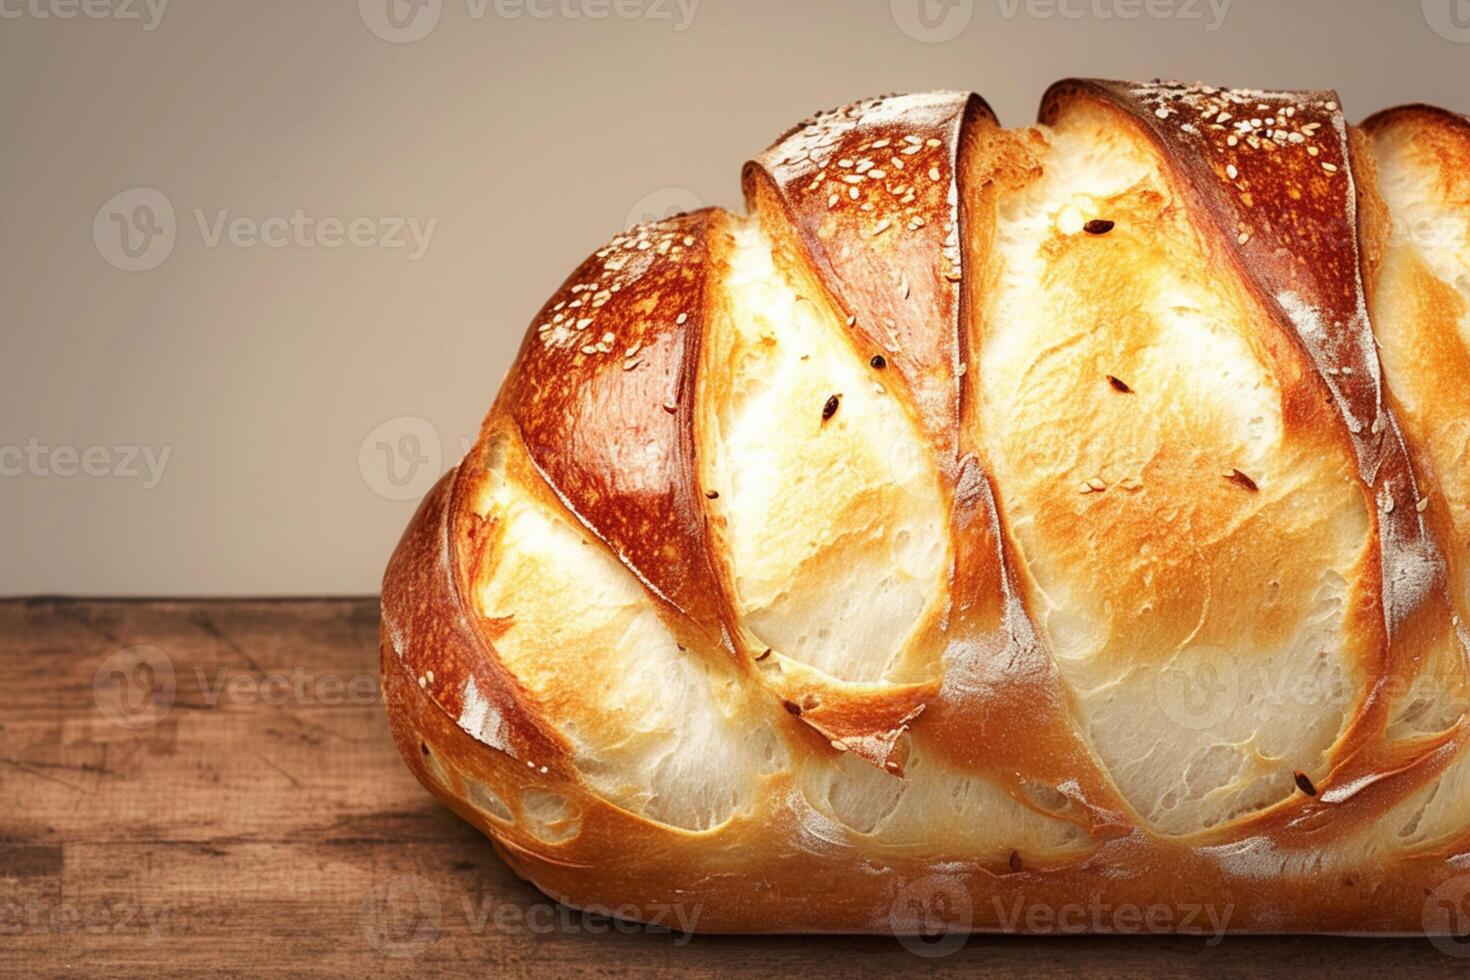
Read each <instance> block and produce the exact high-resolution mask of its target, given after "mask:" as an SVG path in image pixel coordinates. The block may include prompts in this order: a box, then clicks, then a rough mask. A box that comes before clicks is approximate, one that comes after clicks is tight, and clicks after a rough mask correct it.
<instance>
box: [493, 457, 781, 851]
mask: <svg viewBox="0 0 1470 980" xmlns="http://www.w3.org/2000/svg"><path fill="white" fill-rule="evenodd" d="M523 452H524V451H523V450H522V449H521V448H520V447H519V443H517V442H515V441H514V440H513V439H509V438H505V439H502V440H500V441H498V442H497V443H495V444H494V445H493V446H492V457H493V459H492V462H491V468H490V472H489V474H488V476H487V480H486V483H485V485H484V487H483V490H482V494H481V497H480V501H479V509H480V512H481V513H482V514H483V515H484V516H486V517H487V518H489V519H491V520H493V521H494V522H495V524H496V529H495V533H496V535H497V538H496V540H495V541H494V542H493V543H492V544H491V546H490V548H489V551H488V553H489V554H490V555H491V556H492V561H493V564H492V566H491V567H490V568H489V569H488V570H487V572H486V574H485V577H484V580H483V582H482V584H481V587H480V591H479V595H478V597H477V598H478V603H479V608H480V612H481V613H482V615H484V616H485V617H486V618H487V619H488V620H490V621H491V622H492V623H495V624H497V633H498V635H497V637H496V639H495V650H496V653H497V654H498V655H499V656H500V659H501V661H502V662H503V663H504V665H505V666H506V668H507V669H509V670H510V671H511V673H512V674H514V675H515V677H516V678H517V679H518V680H519V681H520V682H521V683H522V684H524V685H525V686H526V687H527V688H528V689H529V691H530V692H531V694H532V695H533V696H534V697H535V698H536V699H537V703H538V707H539V709H540V710H541V712H542V713H543V714H544V716H545V717H546V718H547V719H548V720H549V721H550V722H551V723H552V725H553V726H554V727H555V728H556V729H557V730H558V731H559V732H560V733H561V734H562V735H563V736H565V737H566V738H567V739H568V740H569V741H570V742H571V743H572V745H573V746H574V747H575V753H576V754H575V758H576V762H577V766H578V768H579V769H580V770H581V772H582V773H583V775H584V776H585V778H586V779H587V781H588V783H589V784H591V785H592V787H593V788H595V789H596V790H597V792H599V793H600V794H602V795H603V796H605V797H606V798H608V799H609V800H612V801H613V802H615V803H617V804H618V805H620V806H622V807H624V808H625V809H628V810H631V811H633V812H635V813H639V814H642V815H644V816H646V817H648V818H650V819H653V820H657V821H660V822H662V823H666V824H670V825H672V826H676V827H682V828H685V829H690V830H706V829H709V828H711V827H714V826H717V825H719V824H721V823H723V822H725V821H726V820H728V819H729V818H730V817H731V816H732V815H733V814H735V813H736V812H737V811H740V810H743V809H745V808H747V807H748V806H749V805H750V802H751V800H752V796H753V793H754V787H755V783H756V779H757V777H758V774H760V773H762V772H769V771H771V770H772V769H774V768H776V767H777V766H779V765H782V764H783V763H784V754H785V749H784V745H783V743H782V742H781V741H780V739H779V738H778V737H777V736H776V733H775V732H774V731H773V730H772V729H771V727H770V725H769V724H768V723H767V722H766V721H764V720H763V719H762V718H761V717H760V715H759V714H758V713H756V714H754V715H752V714H751V713H749V712H746V711H744V701H743V697H744V694H743V691H742V689H741V688H740V686H739V684H738V683H737V680H736V678H735V676H734V675H733V674H732V673H730V672H729V670H728V669H724V670H722V669H719V668H717V667H714V666H712V665H711V661H710V660H709V659H707V658H704V657H701V656H698V655H696V654H693V653H689V652H686V651H683V650H681V649H680V648H679V645H678V643H677V642H676V641H675V639H674V636H673V634H672V633H670V632H669V630H668V629H667V628H666V627H665V625H664V623H663V621H662V620H661V619H660V618H659V616H658V613H657V612H656V611H655V609H654V607H653V604H652V602H651V600H650V599H649V598H648V595H647V594H646V592H645V591H644V590H643V588H642V586H641V585H640V584H639V582H638V581H637V579H636V578H635V577H634V576H633V574H632V573H631V572H629V571H628V570H627V569H626V568H624V567H623V566H622V565H621V564H619V563H618V561H617V560H616V559H615V558H613V557H612V556H611V555H610V554H609V553H608V552H607V550H606V549H605V547H604V546H603V545H602V544H601V543H599V542H597V541H595V540H594V539H592V537H591V536H590V535H589V534H587V533H586V532H585V531H583V530H581V529H580V528H578V527H575V526H573V524H571V523H570V520H569V519H568V518H567V517H566V516H565V515H563V514H562V513H560V512H558V511H557V510H555V509H554V508H553V507H552V506H551V505H549V504H548V503H546V502H545V497H544V491H543V494H542V495H541V496H538V495H536V494H533V493H532V492H530V491H528V490H527V488H526V486H525V485H524V484H523V483H522V479H521V474H522V473H524V472H525V471H526V467H525V464H524V463H523V462H522V461H520V460H517V459H514V458H513V457H515V456H517V455H519V454H523ZM517 463H520V465H516V464H517ZM502 629H503V632H502V631H501V630H502ZM555 809H556V808H555V805H554V801H541V808H540V810H539V811H537V812H539V813H540V814H541V815H542V817H543V822H544V823H548V824H549V823H554V822H555V820H554V819H551V818H554V817H555V813H554V811H555Z"/></svg>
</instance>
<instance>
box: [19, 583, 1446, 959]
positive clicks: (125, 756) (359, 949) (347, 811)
mask: <svg viewBox="0 0 1470 980" xmlns="http://www.w3.org/2000/svg"><path fill="white" fill-rule="evenodd" d="M377 630H378V618H377V603H376V601H375V600H373V599H332V600H278V601H265V600H240V601H219V600H211V601H95V600H86V601H83V600H66V599H33V600H7V601H3V602H0V664H3V665H4V666H5V668H6V669H5V677H6V680H5V683H4V684H3V685H0V975H6V976H10V975H39V976H53V975H60V974H64V973H74V972H81V971H88V972H100V973H102V974H104V975H107V976H156V975H160V974H178V973H197V972H211V973H216V972H218V973H226V974H239V973H246V974H251V975H261V976H274V975H289V976H322V977H326V976H431V975H438V974H455V975H463V974H470V973H472V974H481V975H483V974H490V973H493V974H494V975H497V976H508V977H541V976H557V977H592V976H606V975H609V974H619V973H625V972H627V973H637V974H640V975H651V976H684V975H689V974H693V975H701V976H715V975H719V976H722V977H747V976H748V977H767V976H771V975H791V976H798V977H817V976H826V975H828V974H830V973H834V972H841V973H842V974H845V975H853V976H859V977H866V976H872V977H880V976H888V975H891V974H893V973H896V972H903V973H909V972H925V973H928V972H934V971H936V970H944V971H946V972H950V971H961V972H966V973H970V972H974V973H984V974H986V975H989V976H1013V975H1014V976H1027V977H1032V978H1043V977H1073V976H1077V975H1090V974H1097V975H1101V976H1118V975H1127V974H1133V973H1139V972H1144V971H1149V972H1155V973H1161V974H1163V975H1171V976H1180V977H1194V976H1249V975H1254V974H1256V973H1259V972H1262V971H1270V972H1281V973H1290V974H1293V975H1298V976H1315V975H1325V974H1327V973H1329V972H1341V970H1342V969H1344V968H1345V967H1346V968H1349V969H1351V971H1352V972H1353V974H1354V975H1356V976H1363V977H1389V976H1395V977H1397V976H1398V975H1399V974H1401V973H1402V972H1403V971H1404V970H1405V969H1406V968H1407V969H1412V970H1414V971H1416V972H1417V973H1420V974H1424V975H1435V974H1443V975H1446V976H1448V975H1457V976H1463V975H1464V971H1465V969H1466V968H1467V961H1466V960H1465V959H1458V958H1455V957H1452V956H1447V955H1445V954H1444V953H1442V952H1440V951H1439V950H1437V949H1436V948H1435V947H1434V946H1432V945H1431V944H1430V943H1429V942H1427V941H1426V940H1422V939H1420V940H1363V939H1337V938H1291V937H1275V938H1271V937H1266V938H1247V937H1230V938H1227V939H1225V940H1224V941H1223V942H1221V943H1220V944H1219V945H1214V946H1212V945H1209V944H1207V943H1206V941H1204V940H1202V939H1197V938H1183V937H1180V938H1175V937H1147V938H1142V937H1141V938H1135V939H1128V938H1105V937H1064V938H1049V939H1042V938H1027V937H971V938H969V939H968V940H967V941H965V942H964V944H963V945H962V946H960V948H958V949H956V950H954V951H953V952H951V953H950V954H949V955H946V956H943V957H937V958H931V957H924V956H920V955H916V954H915V953H914V952H911V951H910V950H908V949H906V948H905V947H904V946H903V945H901V944H900V943H899V942H897V941H896V940H893V939H885V938H881V937H717V936H696V937H693V938H692V939H691V938H689V937H688V936H687V935H684V934H682V933H681V932H678V931H674V932H670V931H666V930H652V929H648V928H646V927H637V926H632V925H629V924H626V923H615V922H612V921H610V920H608V919H606V918H600V917H596V916H588V915H584V914H583V913H580V912H576V911H573V910H568V909H562V908H560V907H558V906H555V905H554V904H552V903H550V902H548V901H546V899H544V898H543V897H542V896H541V895H540V894H539V893H537V892H536V891H535V890H534V889H533V888H531V887H530V886H528V885H526V884H525V883H524V882H521V881H519V880H518V879H516V878H515V876H514V875H512V874H511V873H510V872H509V871H508V870H507V869H506V868H505V866H504V865H503V864H501V863H500V861H499V860H498V859H496V858H495V856H494V855H493V853H492V852H491V850H490V848H489V846H488V844H487V843H486V842H485V841H484V839H483V838H481V837H480V836H479V834H478V833H476V832H475V831H474V830H472V829H471V828H470V827H468V826H467V825H466V824H464V823H462V822H461V821H460V820H458V819H457V818H456V817H455V816H454V815H453V814H451V813H450V812H449V811H448V810H446V809H445V808H444V807H442V806H440V805H439V804H438V803H436V802H435V801H434V800H433V799H432V798H431V797H430V796H429V795H428V794H427V793H426V792H425V791H424V790H423V789H422V788H421V787H419V785H418V784H417V783H416V782H415V781H414V780H413V778H412V777H410V776H409V774H408V772H407V770H405V769H404V767H403V765H402V763H401V762H400V760H399V758H398V755H397V752H396V750H395V749H394V747H393V745H392V742H391V740H390V738H389V735H388V730H387V725H386V722H385V720H384V717H383V714H382V710H381V706H380V705H379V704H378V702H377V669H376V661H377ZM138 647H147V648H151V649H150V650H145V651H142V652H139V651H137V650H136V649H135V648H138ZM123 651H131V652H123ZM160 656H161V657H162V658H163V659H162V660H159V659H158V658H159V657H160ZM150 658H152V659H150ZM155 661H156V662H155ZM140 664H142V665H144V667H153V668H157V667H159V666H160V665H161V664H166V665H167V667H168V668H170V669H171V671H172V677H173V683H172V688H171V695H172V698H171V702H170V703H169V704H168V707H167V710H162V706H163V705H164V703H165V702H166V701H169V698H168V697H167V696H166V694H167V693H169V691H170V688H169V687H168V685H167V684H166V683H164V679H162V678H161V677H160V672H159V671H158V670H156V669H155V670H154V671H153V672H152V673H151V674H149V673H148V671H147V670H146V669H145V670H142V671H141V672H132V673H130V672H128V670H126V669H124V674H123V676H126V677H127V678H129V680H128V684H129V685H132V687H130V688H129V690H132V691H133V693H134V694H139V693H140V692H141V691H143V690H144V689H145V686H144V685H145V684H147V685H152V686H151V687H147V688H146V689H147V690H149V691H151V692H153V696H152V700H149V699H144V698H141V697H138V698H135V699H134V700H131V701H128V700H126V699H120V698H119V696H118V695H120V694H122V693H125V692H123V689H122V688H121V687H119V686H117V685H116V683H115V682H116V675H115V674H113V673H111V672H112V671H114V670H115V669H123V668H133V669H136V668H137V667H138V665H140ZM99 672H100V673H101V674H102V675H103V677H102V680H100V681H99V680H98V675H99ZM109 678H111V679H109ZM134 688H135V689H134Z"/></svg>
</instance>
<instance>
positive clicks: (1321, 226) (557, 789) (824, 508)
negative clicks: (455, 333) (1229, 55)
mask: <svg viewBox="0 0 1470 980" xmlns="http://www.w3.org/2000/svg"><path fill="white" fill-rule="evenodd" d="M743 187H744V193H745V199H746V202H747V205H748V209H749V212H750V213H749V215H747V216H740V215H736V214H732V213H729V212H726V211H723V210H719V209H709V210H703V211H699V212H696V213H692V214H684V215H680V216H677V217H673V218H669V219H667V220H664V221H659V222H656V223H654V224H649V225H645V226H641V227H637V228H634V229H632V230H630V231H627V232H625V233H624V234H621V235H618V236H617V237H615V238H613V239H612V241H610V242H609V243H608V244H607V245H605V246H604V247H603V248H601V249H599V250H598V251H597V252H595V253H594V254H593V255H592V256H591V257H590V258H589V259H587V261H586V262H584V263H583V264H582V265H581V266H580V267H579V268H578V269H577V270H576V271H575V272H574V273H572V275H571V277H570V278H569V279H567V281H566V283H565V284H564V285H563V286H562V288H561V289H560V291H558V292H557V293H556V295H555V296H553V297H552V299H551V300H550V301H549V302H548V303H547V304H546V306H545V308H544V309H543V310H542V311H541V312H540V314H539V315H537V317H536V318H535V320H534V322H533V323H532V325H531V327H530V329H529V330H528V331H527V334H526V339H525V343H524V346H523V347H522V349H521V351H520V354H519V356H518V358H517V360H516V362H515V365H514V367H513V368H512V369H511V371H510V373H509V375H508V376H507V378H506V380H505V382H504V384H503V386H502V388H501V390H500V393H499V397H498V398H497V400H496V402H495V405H494V408H493V409H492V410H491V412H490V414H489V416H488V418H487V419H486V420H485V422H484V425H483V428H482V430H481V433H480V436H479V439H478V442H477V443H476V444H475V445H474V448H473V449H472V450H471V451H470V453H469V454H468V455H467V456H466V458H465V459H464V460H463V461H462V462H461V463H460V464H459V465H458V466H457V467H456V468H455V469H453V470H452V471H450V472H449V473H448V474H446V475H445V476H444V478H443V479H442V480H441V481H440V483H439V484H438V485H437V487H435V489H434V490H433V491H432V492H431V493H430V494H429V495H428V497H427V499H425V500H424V502H423V504H422V506H421V507H420V509H419V511H418V513H417V516H415V518H414V519H413V522H412V524H411V525H410V527H409V528H408V530H407V532H406V534H405V535H404V537H403V540H402V542H401V544H400V545H399V547H398V550H397V552H396V554H395V555H394V556H393V558H392V561H391V563H390V564H389V566H388V570H387V575H386V578H385V581H384V585H383V643H382V670H383V680H384V690H385V696H386V703H387V709H388V712H389V717H390V720H391V724H392V728H393V732H394V734H395V737H396V739H397V742H398V745H399V748H400V749H401V751H402V752H403V754H404V756H405V758H406V759H407V761H408V764H409V766H410V767H411V768H412V770H413V771H414V773H415V774H416V775H417V776H418V778H419V779H420V780H422V781H423V783H424V784H425V785H426V786H427V787H428V788H429V789H430V790H432V791H433V792H434V793H435V794H436V795H437V796H438V797H439V798H440V799H442V800H443V801H444V802H446V803H447V804H448V805H449V806H451V807H452V808H453V809H454V810H455V811H457V812H458V813H459V814H460V815H461V816H463V817H464V818H465V819H466V820H469V821H470V822H472V823H473V824H474V825H475V826H476V827H478V828H479V829H481V830H482V831H483V832H484V833H485V834H486V835H487V836H489V837H490V839H491V840H492V841H493V842H494V844H495V846H496V848H497V850H498V851H499V853H500V854H501V855H502V856H503V857H504V859H505V860H506V861H507V862H508V863H509V864H510V866H511V867H512V868H514V869H515V871H516V872H518V873H519V874H520V875H522V876H524V877H525V878H527V879H529V880H530V881H531V882H533V883H534V884H536V885H537V886H538V887H539V888H541V889H542V890H543V891H544V892H545V893H546V894H547V895H550V896H552V897H554V898H556V899H557V900H560V901H562V902H566V903H568V904H570V905H573V906H580V907H589V906H591V907H600V908H604V909H612V910H618V914H620V915H624V916H626V917H629V918H643V919H653V918H655V915H654V913H655V912H656V911H657V910H658V909H668V908H671V907H682V908H684V909H685V910H686V911H688V912H689V917H691V918H697V921H696V923H695V927H696V928H697V929H699V930H702V931H715V932H737V931H738V932H797V931H820V932H881V933H890V932H896V933H906V932H924V931H933V930H934V929H935V928H936V927H942V928H946V929H948V928H957V929H971V930H1018V931H1025V930H1032V931H1038V930H1039V931H1048V930H1053V929H1057V930H1060V929H1066V928H1068V919H1067V918H1066V916H1065V915H1064V914H1063V915H1059V914H1055V913H1057V912H1058V910H1061V911H1062V912H1063V913H1064V912H1065V911H1066V910H1067V909H1069V908H1072V907H1074V906H1075V907H1080V908H1088V909H1091V908H1101V909H1103V910H1109V909H1127V908H1136V909H1143V910H1149V909H1164V910H1165V911H1166V912H1167V915H1165V914H1163V913H1158V914H1157V915H1156V916H1155V917H1154V918H1151V919H1150V920H1149V922H1150V925H1151V926H1152V927H1155V928H1158V929H1172V930H1178V931H1198V930H1208V929H1211V928H1216V929H1219V930H1228V931H1232V932H1233V931H1257V932H1259V931H1272V932H1279V931H1332V932H1374V933H1379V932H1393V933H1419V932H1423V931H1425V930H1426V929H1427V930H1430V931H1433V930H1434V928H1435V923H1436V922H1440V921H1442V920H1443V917H1444V915H1445V914H1446V912H1445V910H1446V909H1450V908H1451V907H1452V906H1454V905H1455V903H1457V902H1460V901H1462V900H1463V899H1465V898H1466V897H1467V896H1470V878H1466V877H1465V876H1466V875H1470V747H1467V741H1470V720H1467V718H1466V710H1467V705H1470V631H1467V628H1466V616H1467V608H1470V121H1467V120H1466V119H1465V118H1463V117H1461V116H1457V115H1454V114H1452V113H1449V112H1445V111H1443V110H1439V109H1434V108H1430V107H1426V106H1412V107H1406V108H1401V109H1395V110H1391V111H1388V112H1384V113H1381V114H1379V115H1376V116H1374V117H1372V118H1371V119H1369V120H1368V121H1367V122H1365V123H1364V124H1363V125H1362V126H1359V127H1353V126H1349V125H1347V124H1346V123H1345V121H1344V116H1343V112H1342V109H1341V108H1340V107H1339V105H1338V102H1337V98H1336V96H1335V95H1334V94H1333V93H1331V92H1262V91H1245V90H1230V89H1217V88H1212V87H1208V86H1196V85H1182V84H1172V83H1152V84H1131V83H1117V82H1102V81H1084V80H1072V81H1067V82H1063V83H1060V84H1058V85H1056V86H1054V87H1053V88H1052V89H1051V90H1050V91H1049V92H1048V93H1047V94H1046V96H1045V98H1044V99H1043V101H1042V106H1041V112H1040V122H1039V123H1038V125H1036V126H1034V127H1031V128H1028V129H1018V130H1012V129H1003V128H1001V127H1000V126H999V124H998V123H997V121H996V119H995V117H994V115H993V114H992V113H991V111H990V109H989V108H988V107H987V106H986V104H985V103H984V102H983V101H982V100H981V99H979V98H978V97H976V96H974V95H967V94H960V93H951V92H940V93H930V94H923V95H908V96H890V97H884V98H879V99H872V100H869V101H865V102H860V103H855V104H853V105H850V106H847V107H844V108H842V109H839V110H836V111H833V112H828V113H823V114H819V115H818V116H816V117H814V118H812V119H810V120H808V121H807V122H805V123H802V124H801V125H800V126H797V127H796V128H794V129H792V130H791V131H790V132H788V133H787V134H786V135H784V136H782V137H781V138H780V139H779V140H778V141H777V142H776V144H775V145H774V146H772V147H771V148H770V149H769V150H767V151H766V152H765V153H763V154H762V155H760V156H759V157H757V158H756V159H755V160H753V161H751V162H750V163H748V164H746V166H745V170H744V177H743ZM1037 908H1041V909H1043V910H1044V911H1045V910H1050V912H1051V913H1053V914H1051V915H1047V914H1040V915H1038V914H1034V910H1035V909H1037ZM1467 908H1470V907H1467ZM1191 909H1194V910H1195V912H1194V913H1193V914H1191V913H1190V910H1191ZM1201 909H1203V910H1206V911H1207V913H1208V914H1205V913H1202V912H1201V911H1200V910H1201ZM696 913H697V915H696ZM1436 916H1439V917H1440V918H1438V919H1437V918H1435V917H1436ZM1071 921H1073V922H1080V923H1082V926H1081V927H1082V928H1087V929H1097V930H1102V931H1116V930H1122V928H1123V927H1121V926H1120V925H1119V924H1118V923H1119V919H1118V917H1117V916H1110V915H1109V914H1107V913H1106V912H1104V914H1100V915H1092V916H1077V917H1073V919H1072V920H1071ZM1465 921H1466V922H1470V919H1466V920H1465ZM1459 923H1460V920H1458V919H1455V918H1454V917H1451V919H1450V925H1451V926H1452V927H1453V926H1457V925H1459Z"/></svg>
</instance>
